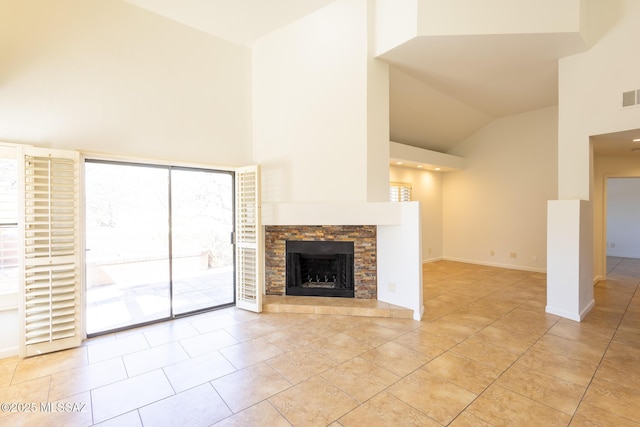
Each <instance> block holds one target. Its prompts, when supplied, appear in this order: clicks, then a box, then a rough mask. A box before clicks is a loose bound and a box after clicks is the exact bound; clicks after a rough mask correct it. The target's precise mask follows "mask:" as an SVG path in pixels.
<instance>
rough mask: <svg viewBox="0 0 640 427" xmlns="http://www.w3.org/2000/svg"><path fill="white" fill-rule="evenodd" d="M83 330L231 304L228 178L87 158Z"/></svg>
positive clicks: (97, 330)
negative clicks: (85, 299) (85, 305)
mask: <svg viewBox="0 0 640 427" xmlns="http://www.w3.org/2000/svg"><path fill="white" fill-rule="evenodd" d="M85 194H86V209H85V215H86V236H87V237H86V251H87V253H86V262H87V266H86V267H87V268H86V271H87V333H88V334H96V333H101V332H105V331H110V330H117V329H122V328H126V327H130V326H134V325H140V324H145V323H149V322H153V321H156V320H161V319H168V318H172V317H174V316H176V315H180V314H185V313H189V312H194V311H199V310H203V309H209V308H212V307H217V306H223V305H227V304H232V303H233V302H234V280H233V277H234V269H233V244H232V242H231V234H232V232H233V175H232V174H231V173H228V172H221V171H210V170H200V169H186V168H173V167H169V166H154V165H140V164H128V163H115V162H102V161H87V162H86V163H85Z"/></svg>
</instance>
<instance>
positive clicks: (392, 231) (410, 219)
mask: <svg viewBox="0 0 640 427" xmlns="http://www.w3.org/2000/svg"><path fill="white" fill-rule="evenodd" d="M398 206H399V207H400V210H401V220H400V223H399V224H398V225H381V226H378V233H377V248H378V254H377V257H378V299H379V300H380V301H384V302H388V303H390V304H394V305H399V306H400V307H406V308H410V309H412V310H413V319H414V320H420V319H422V315H423V313H424V305H423V298H422V263H421V260H422V252H421V250H420V235H421V232H420V203H419V202H404V203H398Z"/></svg>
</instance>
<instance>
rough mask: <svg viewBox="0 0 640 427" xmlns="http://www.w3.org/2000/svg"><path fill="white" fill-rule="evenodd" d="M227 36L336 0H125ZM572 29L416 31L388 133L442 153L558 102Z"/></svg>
mask: <svg viewBox="0 0 640 427" xmlns="http://www.w3.org/2000/svg"><path fill="white" fill-rule="evenodd" d="M125 1H127V2H129V3H131V4H134V5H136V6H139V7H141V8H144V9H147V10H149V11H151V12H154V13H157V14H160V15H163V16H165V17H168V18H170V19H173V20H175V21H178V22H180V23H182V24H185V25H189V26H191V27H193V28H196V29H199V30H201V31H204V32H207V33H209V34H211V35H214V36H216V37H219V38H222V39H225V40H228V41H230V42H233V43H236V44H240V45H244V46H249V47H250V46H251V44H252V43H253V42H254V41H255V40H257V39H258V38H260V37H262V36H263V35H265V34H268V33H269V32H271V31H274V30H275V29H277V28H279V27H281V26H283V25H286V24H288V23H290V22H293V21H295V20H298V19H300V18H302V17H303V16H305V15H307V14H310V13H313V12H314V11H316V10H318V9H320V8H322V7H325V6H327V5H328V4H330V3H332V2H333V1H335V0H269V1H264V0H161V1H160V0H125ZM584 48H585V46H584V41H583V40H581V39H580V37H579V36H577V35H576V34H559V33H558V34H505V35H480V36H474V35H472V36H467V35H464V36H429V37H416V38H414V39H412V40H410V41H408V42H406V43H404V44H403V45H401V46H398V47H397V48H395V49H392V50H391V51H389V52H386V53H385V54H383V55H382V56H381V59H383V60H385V61H387V62H388V63H389V64H390V65H391V67H390V82H389V86H390V94H389V95H390V139H391V140H392V141H395V142H399V143H403V144H407V145H411V146H414V147H419V148H426V149H429V150H433V151H439V152H444V153H446V152H447V151H449V150H450V149H451V148H452V147H453V146H455V145H456V144H457V143H459V142H460V141H462V140H464V139H465V138H467V137H469V136H471V135H472V134H473V133H474V132H476V131H477V130H479V129H480V128H482V127H483V126H485V125H486V124H488V123H489V122H490V121H492V120H493V119H495V118H498V117H502V116H507V115H511V114H516V113H520V112H525V111H530V110H534V109H538V108H543V107H547V106H553V105H557V103H558V83H557V82H558V59H559V58H561V57H563V56H567V55H571V54H574V53H577V52H579V51H580V50H582V49H584Z"/></svg>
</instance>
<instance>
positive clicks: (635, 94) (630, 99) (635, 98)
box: [622, 89, 640, 108]
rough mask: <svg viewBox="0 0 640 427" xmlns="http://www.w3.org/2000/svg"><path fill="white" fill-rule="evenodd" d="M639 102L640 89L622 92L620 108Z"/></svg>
mask: <svg viewBox="0 0 640 427" xmlns="http://www.w3.org/2000/svg"><path fill="white" fill-rule="evenodd" d="M639 104H640V89H637V90H630V91H628V92H622V108H625V107H633V106H634V105H639Z"/></svg>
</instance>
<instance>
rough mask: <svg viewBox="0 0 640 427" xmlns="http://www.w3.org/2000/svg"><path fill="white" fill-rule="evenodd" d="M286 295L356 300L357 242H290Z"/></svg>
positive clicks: (288, 245) (287, 249) (288, 244)
mask: <svg viewBox="0 0 640 427" xmlns="http://www.w3.org/2000/svg"><path fill="white" fill-rule="evenodd" d="M286 251H287V269H286V276H287V277H286V282H287V288H286V294H287V295H303V296H331V297H347V298H353V296H354V283H353V282H354V281H353V242H334V241H299V240H292V241H287V245H286Z"/></svg>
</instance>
